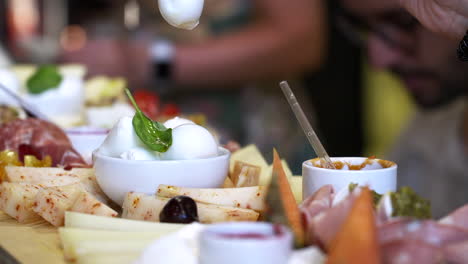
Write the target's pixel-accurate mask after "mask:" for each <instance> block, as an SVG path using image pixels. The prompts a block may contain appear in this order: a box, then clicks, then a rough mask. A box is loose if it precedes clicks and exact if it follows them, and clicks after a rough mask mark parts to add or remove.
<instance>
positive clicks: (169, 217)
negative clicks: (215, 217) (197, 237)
mask: <svg viewBox="0 0 468 264" xmlns="http://www.w3.org/2000/svg"><path fill="white" fill-rule="evenodd" d="M159 221H160V222H163V223H178V224H189V223H192V222H198V210H197V204H196V203H195V201H194V200H193V199H192V198H190V197H188V196H183V195H181V196H176V197H173V198H171V199H170V200H169V201H168V202H167V204H166V205H165V206H164V208H163V209H162V211H161V213H160V214H159Z"/></svg>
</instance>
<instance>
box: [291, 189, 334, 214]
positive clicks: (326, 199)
mask: <svg viewBox="0 0 468 264" xmlns="http://www.w3.org/2000/svg"><path fill="white" fill-rule="evenodd" d="M334 196H335V190H334V189H333V186H332V185H325V186H322V187H321V188H320V189H318V190H317V191H316V192H315V193H314V194H312V195H311V196H309V197H308V198H307V199H305V200H304V201H303V202H302V203H301V205H300V206H299V207H300V209H301V211H302V212H303V213H304V214H306V215H307V216H308V217H311V218H312V217H314V216H316V215H317V214H319V213H321V212H323V211H325V210H327V209H329V208H330V207H332V202H333V198H334Z"/></svg>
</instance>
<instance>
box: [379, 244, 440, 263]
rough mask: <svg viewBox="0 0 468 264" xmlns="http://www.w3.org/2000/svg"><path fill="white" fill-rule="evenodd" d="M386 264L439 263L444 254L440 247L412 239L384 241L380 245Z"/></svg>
mask: <svg viewBox="0 0 468 264" xmlns="http://www.w3.org/2000/svg"><path fill="white" fill-rule="evenodd" d="M380 251H381V254H382V259H383V263H385V264H415V263H424V264H432V263H434V264H436V263H437V264H439V263H443V259H444V254H443V251H442V249H441V248H440V247H437V246H434V245H431V244H428V243H425V242H422V241H419V240H411V239H399V240H395V241H391V242H388V243H384V244H382V245H381V247H380Z"/></svg>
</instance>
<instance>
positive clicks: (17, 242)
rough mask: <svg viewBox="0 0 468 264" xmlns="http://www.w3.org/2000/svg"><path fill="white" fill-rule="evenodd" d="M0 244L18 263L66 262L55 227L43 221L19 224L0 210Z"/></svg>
mask: <svg viewBox="0 0 468 264" xmlns="http://www.w3.org/2000/svg"><path fill="white" fill-rule="evenodd" d="M0 246H2V247H3V248H4V249H5V250H6V251H8V252H9V253H10V254H11V255H12V256H13V257H15V258H16V259H17V260H18V261H19V262H20V263H24V264H29V263H31V264H38V263H47V264H63V263H66V262H65V259H64V257H63V252H62V250H61V248H60V239H59V236H58V231H57V228H55V227H53V226H52V225H50V224H49V223H47V222H45V221H40V222H34V223H29V224H19V223H18V222H16V221H15V220H14V219H12V218H11V217H9V216H8V215H6V214H4V213H3V212H1V211H0ZM0 262H1V263H3V262H2V259H0Z"/></svg>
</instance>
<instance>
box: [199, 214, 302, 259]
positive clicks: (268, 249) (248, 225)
mask: <svg viewBox="0 0 468 264" xmlns="http://www.w3.org/2000/svg"><path fill="white" fill-rule="evenodd" d="M277 229H278V230H279V234H275V230H277ZM226 235H234V236H229V237H226ZM236 235H237V236H238V235H247V236H248V235H263V236H264V237H258V238H256V237H250V238H246V237H236ZM292 246H293V236H292V233H291V231H289V230H288V229H287V228H285V227H284V226H277V227H275V225H273V224H271V223H265V222H237V223H222V224H213V225H210V226H207V227H206V228H205V229H204V230H203V231H202V232H201V234H200V255H199V263H200V264H218V263H223V264H242V263H244V264H246V263H255V264H262V263H265V264H285V263H288V259H289V257H290V255H291V252H292Z"/></svg>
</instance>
